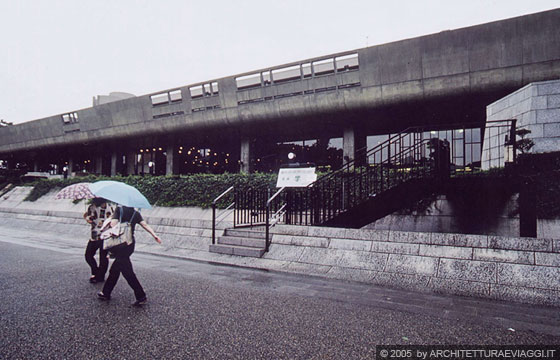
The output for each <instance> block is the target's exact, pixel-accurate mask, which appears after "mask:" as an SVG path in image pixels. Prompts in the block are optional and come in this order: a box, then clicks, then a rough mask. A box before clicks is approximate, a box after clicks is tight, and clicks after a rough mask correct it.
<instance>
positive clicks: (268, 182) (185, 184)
mask: <svg viewBox="0 0 560 360" xmlns="http://www.w3.org/2000/svg"><path fill="white" fill-rule="evenodd" d="M99 180H115V181H122V182H124V183H126V184H129V185H131V186H134V187H135V188H137V189H138V190H139V191H140V192H141V193H142V194H144V196H146V198H147V199H148V201H149V202H150V204H152V205H158V206H169V207H173V206H199V207H203V208H206V207H209V206H210V205H211V204H212V200H213V199H214V198H216V197H217V196H218V195H220V194H221V193H222V192H223V191H225V190H226V189H227V188H229V187H230V186H235V187H237V188H240V189H247V188H249V187H252V188H257V189H259V188H274V187H275V186H276V174H268V173H254V174H243V173H242V174H229V173H225V174H220V175H214V174H193V175H184V176H127V177H122V176H117V177H112V178H108V177H95V176H87V177H80V178H72V179H66V180H37V181H35V182H33V183H32V185H33V190H32V191H31V193H30V194H29V195H28V196H27V198H25V200H26V201H35V200H37V199H38V198H40V197H41V196H43V195H45V194H46V193H48V192H49V191H51V190H53V189H62V188H64V187H65V186H68V185H71V184H74V183H78V182H95V181H99ZM230 199H231V196H230V197H229V198H225V199H224V201H223V202H221V203H220V205H222V206H227V205H225V203H226V202H227V201H229V200H230Z"/></svg>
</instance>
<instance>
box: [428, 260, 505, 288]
mask: <svg viewBox="0 0 560 360" xmlns="http://www.w3.org/2000/svg"><path fill="white" fill-rule="evenodd" d="M496 274H497V264H496V263H491V262H485V261H472V260H459V259H441V261H440V262H439V269H438V274H437V277H438V278H450V279H459V280H471V281H478V282H486V283H495V282H496Z"/></svg>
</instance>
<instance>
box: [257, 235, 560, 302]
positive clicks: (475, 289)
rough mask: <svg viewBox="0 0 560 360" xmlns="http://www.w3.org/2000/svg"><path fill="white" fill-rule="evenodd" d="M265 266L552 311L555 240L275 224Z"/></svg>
mask: <svg viewBox="0 0 560 360" xmlns="http://www.w3.org/2000/svg"><path fill="white" fill-rule="evenodd" d="M273 231H274V234H273V237H272V245H271V247H270V251H269V253H266V254H265V255H264V258H265V259H274V260H279V261H285V262H288V264H286V265H285V268H286V269H287V270H290V269H300V270H301V269H304V268H305V269H307V270H308V271H309V272H310V273H311V274H316V275H321V276H327V277H333V278H338V279H345V280H355V281H361V282H368V283H372V284H377V285H383V286H391V287H397V288H408V289H415V290H420V291H434V292H439V293H446V294H457V295H468V296H478V297H484V298H491V299H499V300H511V301H516V302H527V303H537V304H544V305H556V306H558V305H560V282H558V279H559V278H560V277H559V276H560V239H534V238H519V237H504V236H487V235H467V234H448V233H427V232H424V233H420V232H403V231H388V230H366V229H338V228H318V227H299V226H284V225H279V226H277V227H276V228H275V229H274V230H273Z"/></svg>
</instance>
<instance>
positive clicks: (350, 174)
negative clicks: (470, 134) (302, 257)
mask: <svg viewBox="0 0 560 360" xmlns="http://www.w3.org/2000/svg"><path fill="white" fill-rule="evenodd" d="M405 136H410V137H413V136H414V134H407V135H403V136H401V135H400V134H399V135H397V136H395V137H393V138H392V139H390V140H389V141H387V142H384V143H382V144H380V145H379V146H377V147H375V148H374V149H372V151H369V152H368V154H367V155H368V157H369V158H370V159H371V160H370V161H369V163H368V164H367V165H361V166H356V162H355V161H353V162H349V163H347V164H345V165H344V166H343V167H342V168H341V169H340V170H337V171H335V172H333V173H330V174H328V175H326V176H323V177H322V178H320V179H318V180H317V181H316V182H314V183H313V184H311V185H310V186H308V187H307V188H304V189H290V191H288V194H287V204H288V205H287V214H286V222H287V223H289V224H294V225H295V224H297V225H321V224H323V223H325V222H327V221H329V220H331V219H333V218H334V217H336V216H337V215H339V214H341V213H343V212H345V211H347V210H349V209H351V208H353V207H354V206H357V205H359V204H361V203H363V202H364V201H367V200H368V199H369V198H371V197H373V196H376V195H377V194H379V193H381V192H383V191H386V190H389V189H391V188H394V187H396V186H398V185H400V184H402V183H404V182H406V181H408V180H411V179H417V178H425V177H428V176H432V175H433V174H435V173H436V172H437V171H438V169H439V171H441V172H440V173H441V174H442V176H443V175H444V174H445V173H447V174H448V173H449V167H448V166H447V167H445V165H444V164H445V163H444V162H443V161H442V160H441V158H442V155H441V153H442V152H445V149H444V147H445V143H443V142H442V141H440V140H437V139H423V140H420V141H416V142H414V141H412V142H408V141H405ZM390 141H398V142H399V143H401V146H400V149H399V148H396V146H395V144H394V143H392V142H390ZM402 144H404V145H402ZM397 150H398V151H397ZM436 154H437V155H436ZM372 161H375V162H372ZM437 165H439V168H438V166H437Z"/></svg>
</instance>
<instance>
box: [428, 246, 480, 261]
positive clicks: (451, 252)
mask: <svg viewBox="0 0 560 360" xmlns="http://www.w3.org/2000/svg"><path fill="white" fill-rule="evenodd" d="M472 254H473V249H472V248H467V247H457V246H440V245H423V244H421V245H420V252H419V255H420V256H431V257H438V258H452V259H472V257H473V255H472Z"/></svg>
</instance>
